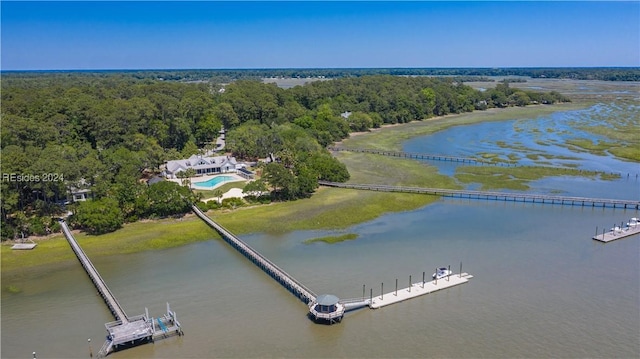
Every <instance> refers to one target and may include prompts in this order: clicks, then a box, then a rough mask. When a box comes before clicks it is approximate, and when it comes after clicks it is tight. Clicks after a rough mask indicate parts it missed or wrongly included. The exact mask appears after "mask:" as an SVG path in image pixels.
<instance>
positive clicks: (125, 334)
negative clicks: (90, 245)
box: [59, 220, 182, 358]
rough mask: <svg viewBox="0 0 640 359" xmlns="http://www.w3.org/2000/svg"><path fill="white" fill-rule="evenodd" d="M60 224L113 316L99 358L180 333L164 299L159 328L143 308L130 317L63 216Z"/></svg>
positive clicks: (174, 315)
mask: <svg viewBox="0 0 640 359" xmlns="http://www.w3.org/2000/svg"><path fill="white" fill-rule="evenodd" d="M59 223H60V227H61V228H62V232H63V233H64V236H65V237H66V238H67V242H69V245H70V246H71V249H72V250H73V252H74V253H75V255H76V257H77V258H78V260H79V261H80V264H81V265H82V267H83V268H84V270H85V272H86V273H87V275H88V276H89V278H90V279H91V281H92V282H93V284H94V285H95V287H96V289H97V290H98V293H100V296H101V297H102V299H103V300H104V302H105V303H106V304H107V307H108V308H109V310H110V311H111V314H113V316H114V318H115V319H116V320H115V321H113V322H109V323H105V325H104V326H105V328H106V329H107V332H108V333H109V334H108V335H107V340H106V341H105V343H104V345H103V346H102V348H101V349H100V351H99V352H98V358H103V357H106V356H107V355H109V353H111V352H113V351H115V350H117V349H118V347H119V346H121V347H129V346H134V345H138V344H142V343H147V342H152V341H154V340H156V339H162V338H165V337H168V336H170V335H182V327H181V325H180V323H179V322H178V320H177V319H176V314H175V312H172V311H171V309H170V308H169V303H167V314H166V315H165V316H164V317H163V320H164V322H163V323H162V325H160V323H161V322H160V319H158V320H159V321H158V326H159V327H160V328H161V330H160V331H159V330H158V328H157V327H156V325H155V324H154V320H153V318H150V317H149V314H148V313H147V312H146V310H145V314H142V315H136V316H133V317H129V316H128V315H127V314H126V313H125V311H124V309H123V308H122V306H121V305H120V303H119V302H118V300H117V299H116V297H115V295H113V293H112V292H111V290H110V289H109V287H108V286H107V284H106V283H105V281H104V279H102V277H101V276H100V273H98V270H97V269H96V268H95V267H94V266H93V263H91V260H89V257H88V256H87V255H86V253H85V252H84V250H82V248H81V247H80V245H79V244H78V241H77V240H76V239H75V237H73V235H72V234H71V231H70V230H69V227H68V226H67V224H66V222H65V221H64V220H60V221H59Z"/></svg>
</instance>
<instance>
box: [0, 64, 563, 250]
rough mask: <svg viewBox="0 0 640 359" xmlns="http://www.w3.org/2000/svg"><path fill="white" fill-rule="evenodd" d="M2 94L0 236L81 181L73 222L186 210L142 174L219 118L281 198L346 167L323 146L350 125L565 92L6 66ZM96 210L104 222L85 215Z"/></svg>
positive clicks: (207, 140) (184, 195)
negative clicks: (284, 83)
mask: <svg viewBox="0 0 640 359" xmlns="http://www.w3.org/2000/svg"><path fill="white" fill-rule="evenodd" d="M1 95H2V98H1V100H2V109H1V111H2V113H1V114H2V122H1V130H2V132H1V138H0V140H1V148H2V158H1V161H2V162H1V164H2V176H3V178H2V182H1V195H2V205H1V212H2V213H1V214H2V224H3V225H2V237H3V238H12V237H16V236H19V235H20V233H24V234H25V235H27V234H44V233H47V232H48V231H52V230H56V223H55V221H51V219H50V218H51V216H54V215H58V214H59V211H60V210H61V206H60V204H61V203H63V202H64V201H65V200H66V199H67V195H68V192H69V190H70V189H72V188H76V189H81V188H88V189H90V190H91V196H92V198H93V199H94V201H93V202H92V203H83V204H80V205H78V206H77V208H75V209H74V211H75V212H76V222H75V223H76V224H78V225H80V226H82V227H84V228H85V229H87V230H88V231H91V232H94V233H102V232H104V231H108V230H113V229H114V228H117V227H119V226H120V225H121V224H122V223H123V222H126V221H134V220H137V219H139V218H148V217H154V216H167V215H173V214H179V213H184V212H186V211H188V206H186V205H185V203H186V202H185V199H187V200H190V201H193V200H196V198H193V197H190V196H191V194H190V191H188V190H187V191H186V192H184V188H182V189H181V188H176V187H175V186H173V185H172V184H155V185H151V186H147V184H146V182H145V181H144V179H146V178H149V177H150V176H152V175H154V174H157V173H159V172H160V168H161V166H162V164H163V163H165V161H166V160H169V159H179V158H185V157H188V156H190V155H192V154H194V153H197V152H198V150H199V148H206V147H208V146H211V143H212V142H213V141H214V140H215V138H216V137H217V136H218V132H219V130H220V128H221V127H223V126H224V128H225V129H227V130H228V132H227V135H226V137H227V150H228V151H231V152H232V154H233V155H234V156H236V157H238V158H240V159H248V160H255V159H257V158H264V157H266V156H267V155H270V157H271V158H273V159H275V160H276V161H275V162H273V163H271V164H269V165H267V166H265V168H263V169H262V170H263V178H264V183H263V184H264V185H267V186H268V188H269V189H270V190H271V192H272V196H273V198H275V199H284V200H290V199H295V198H301V197H305V196H308V195H310V194H311V193H312V192H313V191H314V189H315V188H316V187H317V181H318V180H320V179H324V180H331V181H345V180H347V179H348V178H349V174H348V172H347V170H346V168H345V167H344V166H343V165H342V164H340V163H339V162H338V161H337V160H336V159H335V158H334V157H332V156H331V155H330V154H329V153H328V152H327V151H326V150H325V147H326V146H327V145H329V144H330V143H332V142H334V141H338V140H341V139H343V138H346V137H347V136H348V135H349V133H350V132H353V131H366V130H368V129H371V128H375V127H379V126H381V125H382V124H384V123H403V122H408V121H413V120H419V119H423V118H428V117H431V116H438V115H445V114H449V113H460V112H466V111H473V110H482V109H485V108H490V107H504V106H524V105H527V104H529V103H536V102H537V103H553V102H556V101H564V100H566V99H564V98H563V97H562V96H561V95H559V94H557V93H537V92H533V91H523V90H518V89H512V88H510V87H509V86H508V83H502V84H499V85H498V86H496V88H495V89H492V90H489V91H485V92H480V91H476V90H474V89H472V88H471V87H469V86H466V85H464V84H463V83H461V82H459V81H455V79H453V78H431V77H399V76H390V75H383V76H363V77H349V78H339V79H335V80H331V81H318V82H313V83H310V84H307V85H305V86H297V87H294V88H291V89H286V90H285V89H282V88H279V87H277V86H275V85H273V84H263V83H261V82H259V81H249V80H239V81H234V82H232V83H230V84H226V85H224V84H215V83H210V82H194V83H185V82H176V81H164V80H163V81H160V80H154V79H150V78H146V77H143V78H140V79H139V78H136V77H135V76H131V74H130V73H126V72H125V73H100V74H98V75H96V74H93V73H90V74H84V75H80V74H77V73H72V74H69V73H64V72H63V73H56V74H53V75H50V74H38V75H37V76H36V75H34V74H33V73H28V74H27V75H25V76H23V77H21V76H19V74H11V76H3V78H2V94H1ZM167 198H170V200H166V199H167ZM163 199H165V200H163ZM167 201H168V202H167ZM169 202H170V203H169ZM115 203H117V209H113V208H111V207H113V206H114V205H115ZM96 213H98V214H100V213H103V214H104V215H105V218H103V220H104V221H91V220H89V219H88V218H92V217H95V216H96ZM107 217H108V218H107Z"/></svg>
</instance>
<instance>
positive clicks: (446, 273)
mask: <svg viewBox="0 0 640 359" xmlns="http://www.w3.org/2000/svg"><path fill="white" fill-rule="evenodd" d="M452 273H453V272H451V271H450V270H449V269H447V268H446V267H440V268H438V270H437V271H436V272H435V273H433V275H432V276H431V277H432V278H433V279H440V278H444V277H446V276H449V275H451V274H452Z"/></svg>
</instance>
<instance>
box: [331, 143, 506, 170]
mask: <svg viewBox="0 0 640 359" xmlns="http://www.w3.org/2000/svg"><path fill="white" fill-rule="evenodd" d="M328 150H329V151H345V152H360V153H371V154H376V155H382V156H389V157H402V158H415V159H419V160H433V161H445V162H462V163H481V164H487V165H496V166H498V164H497V163H494V162H489V161H486V160H482V159H478V158H472V157H459V156H450V155H439V154H432V153H415V152H401V151H385V150H376V149H370V148H347V147H336V146H332V147H328ZM500 165H501V166H504V164H500Z"/></svg>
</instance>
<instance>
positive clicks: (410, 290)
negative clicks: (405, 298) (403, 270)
mask: <svg viewBox="0 0 640 359" xmlns="http://www.w3.org/2000/svg"><path fill="white" fill-rule="evenodd" d="M409 293H411V274H409Z"/></svg>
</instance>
